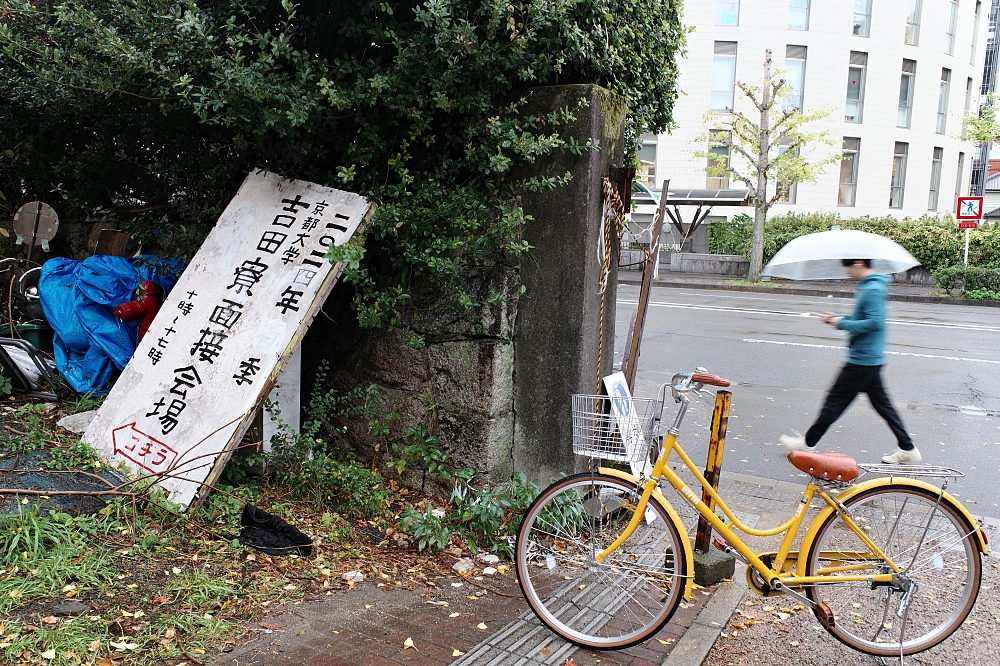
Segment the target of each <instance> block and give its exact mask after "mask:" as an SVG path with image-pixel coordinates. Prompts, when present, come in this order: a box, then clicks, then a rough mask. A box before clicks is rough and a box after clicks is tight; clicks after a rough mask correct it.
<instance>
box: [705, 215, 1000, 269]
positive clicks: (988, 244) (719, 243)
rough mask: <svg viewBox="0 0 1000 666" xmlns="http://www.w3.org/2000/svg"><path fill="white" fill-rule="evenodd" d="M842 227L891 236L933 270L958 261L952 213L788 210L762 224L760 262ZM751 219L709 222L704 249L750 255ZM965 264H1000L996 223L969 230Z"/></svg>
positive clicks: (959, 245)
mask: <svg viewBox="0 0 1000 666" xmlns="http://www.w3.org/2000/svg"><path fill="white" fill-rule="evenodd" d="M833 225H839V226H840V228H841V229H857V230H858V231H867V232H869V233H874V234H879V235H880V236H885V237H886V238H891V239H892V240H894V241H896V242H897V243H899V244H900V245H902V246H903V247H904V248H906V250H907V251H908V252H909V253H910V254H912V255H913V256H914V257H915V258H916V259H917V261H919V262H920V263H921V264H922V265H923V266H924V267H925V268H927V269H928V270H930V271H935V270H937V269H940V268H945V267H948V266H959V265H961V264H962V263H963V254H964V250H965V232H964V230H961V229H959V228H958V225H956V224H955V222H954V221H953V220H952V218H951V216H947V215H946V216H944V217H940V218H939V217H932V216H930V215H924V216H922V217H921V218H920V219H917V220H913V219H910V218H904V219H902V220H900V219H897V218H895V217H892V216H886V217H858V218H851V219H841V218H840V217H839V216H838V215H837V214H836V213H806V214H799V213H788V214H786V215H777V216H775V217H772V218H771V219H769V220H768V221H767V222H766V224H765V225H764V262H765V263H766V262H768V261H770V260H771V258H772V257H774V255H775V254H777V252H778V250H780V249H781V248H782V247H783V246H784V245H785V244H786V243H788V241H790V240H792V239H793V238H797V237H799V236H803V235H805V234H812V233H817V232H820V231H829V229H830V227H831V226H833ZM752 237H753V220H752V219H751V218H750V217H749V216H747V215H737V216H735V217H734V218H733V220H732V221H729V222H716V223H714V224H711V225H709V226H708V245H709V252H712V253H716V254H741V255H743V256H744V257H747V256H749V255H750V246H751V243H752V240H753V238H752ZM969 263H970V264H972V265H974V266H977V267H988V268H1000V226H997V225H988V226H983V227H980V228H979V229H973V230H972V231H971V233H970V234H969Z"/></svg>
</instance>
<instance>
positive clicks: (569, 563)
mask: <svg viewBox="0 0 1000 666" xmlns="http://www.w3.org/2000/svg"><path fill="white" fill-rule="evenodd" d="M641 495H642V489H641V488H638V487H637V486H636V485H635V484H634V483H630V482H627V481H624V480H622V479H618V478H615V477H613V476H606V475H603V474H590V473H584V474H578V475H576V476H570V477H567V478H565V479H562V480H560V481H558V482H556V483H554V484H552V485H551V486H549V487H548V488H546V489H545V490H544V491H543V492H542V493H541V494H540V495H539V496H538V498H537V499H536V500H535V502H534V503H533V504H532V505H531V507H530V508H529V509H528V512H527V513H526V514H525V516H524V521H523V522H522V523H521V529H520V530H519V531H518V535H517V547H516V549H515V550H516V554H515V562H516V566H517V579H518V581H519V583H520V585H521V590H522V591H523V592H524V596H525V598H526V599H527V601H528V605H529V606H531V609H532V610H533V611H534V612H535V614H536V615H538V617H539V619H541V621H542V622H543V623H545V625H546V626H548V627H549V628H550V629H551V630H552V631H554V632H555V633H557V634H559V635H560V636H561V637H563V638H564V639H566V640H567V641H570V642H571V643H575V644H577V645H581V646H584V647H588V648H590V649H595V650H616V649H620V648H625V647H629V646H632V645H635V644H637V643H641V642H642V641H644V640H646V639H648V638H650V637H651V636H653V634H655V633H656V632H657V631H659V630H660V628H661V627H662V626H663V625H664V624H666V622H667V621H668V620H669V619H670V616H671V615H673V613H674V611H675V610H676V609H677V606H678V604H680V602H681V597H682V596H683V593H684V573H685V572H686V571H687V561H686V559H685V554H684V548H683V545H682V542H681V537H680V532H679V527H678V526H677V525H675V524H674V522H673V520H672V519H671V518H670V516H669V514H667V512H666V511H665V510H664V509H663V507H662V506H660V504H659V503H658V502H656V501H653V500H651V501H650V502H649V505H648V507H649V509H648V510H647V511H646V514H645V516H644V518H643V520H642V522H641V523H640V524H639V527H638V529H636V531H635V533H634V534H632V536H630V537H629V538H628V539H627V540H626V541H625V542H624V543H623V544H622V545H621V546H620V547H619V548H618V549H616V550H615V551H614V552H612V553H611V554H610V555H609V556H608V557H607V559H605V560H604V562H600V563H599V562H597V560H596V555H597V554H598V553H600V552H601V551H602V550H603V549H605V548H606V547H608V546H609V545H611V543H612V542H613V541H614V540H615V539H616V538H617V537H618V536H619V535H620V534H621V533H622V532H623V531H624V530H625V526H626V525H628V523H629V521H630V520H631V518H632V516H633V514H634V512H635V508H636V505H637V504H638V501H639V498H640V496H641Z"/></svg>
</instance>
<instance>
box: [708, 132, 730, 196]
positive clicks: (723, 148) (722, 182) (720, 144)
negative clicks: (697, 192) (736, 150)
mask: <svg viewBox="0 0 1000 666" xmlns="http://www.w3.org/2000/svg"><path fill="white" fill-rule="evenodd" d="M708 135H709V139H708V152H709V153H711V154H712V156H711V157H709V158H708V164H707V166H709V167H728V166H729V144H730V136H729V131H728V130H718V129H714V130H709V132H708ZM705 187H707V188H708V189H710V190H724V189H726V188H728V187H729V177H728V176H713V175H712V174H708V177H707V178H706V179H705Z"/></svg>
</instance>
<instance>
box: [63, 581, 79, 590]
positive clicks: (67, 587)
mask: <svg viewBox="0 0 1000 666" xmlns="http://www.w3.org/2000/svg"><path fill="white" fill-rule="evenodd" d="M75 589H76V585H73V584H72V583H70V584H69V585H67V586H65V587H64V588H63V589H62V591H63V592H72V591H74V590H75Z"/></svg>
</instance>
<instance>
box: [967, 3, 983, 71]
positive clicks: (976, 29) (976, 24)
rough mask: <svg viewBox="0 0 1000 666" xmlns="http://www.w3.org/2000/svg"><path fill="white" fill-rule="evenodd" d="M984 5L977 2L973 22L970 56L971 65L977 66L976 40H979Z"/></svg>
mask: <svg viewBox="0 0 1000 666" xmlns="http://www.w3.org/2000/svg"><path fill="white" fill-rule="evenodd" d="M982 8H983V3H982V2H980V0H976V19H975V20H974V21H973V22H972V53H971V54H969V64H971V65H975V64H976V39H978V38H979V14H980V13H981V12H980V10H981V9H982Z"/></svg>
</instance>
